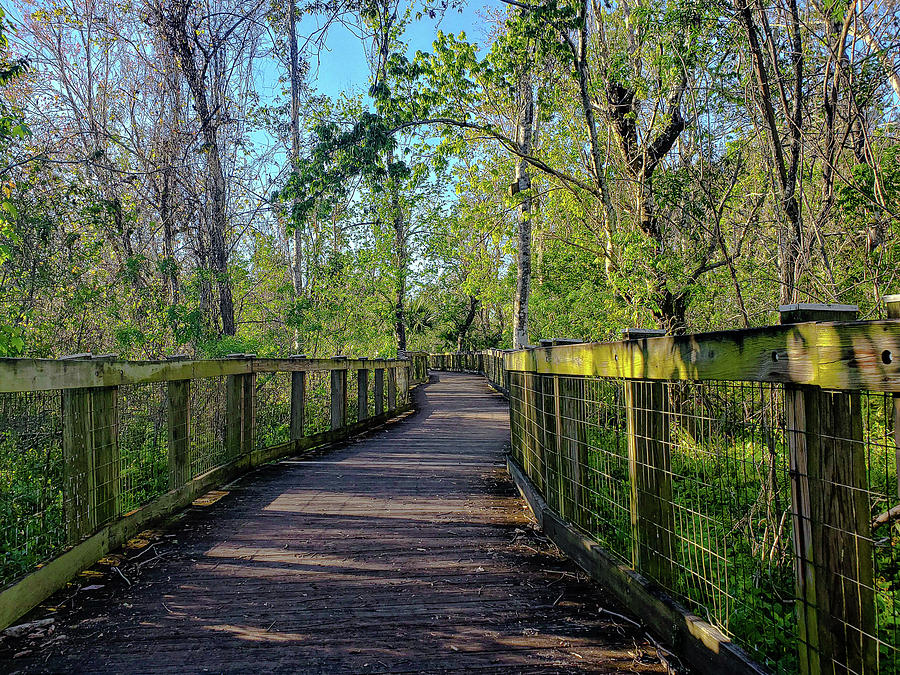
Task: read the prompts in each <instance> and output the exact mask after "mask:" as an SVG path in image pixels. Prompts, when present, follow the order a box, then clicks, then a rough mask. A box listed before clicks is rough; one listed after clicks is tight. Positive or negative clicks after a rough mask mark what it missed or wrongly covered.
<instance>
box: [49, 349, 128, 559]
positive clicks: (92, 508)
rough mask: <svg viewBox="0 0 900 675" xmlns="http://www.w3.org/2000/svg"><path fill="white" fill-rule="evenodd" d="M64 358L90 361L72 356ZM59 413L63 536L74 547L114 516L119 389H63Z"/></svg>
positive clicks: (86, 356) (117, 481) (117, 491)
mask: <svg viewBox="0 0 900 675" xmlns="http://www.w3.org/2000/svg"><path fill="white" fill-rule="evenodd" d="M110 356H111V355H110ZM69 358H77V359H91V358H92V357H91V355H90V354H77V355H75V356H73V357H69ZM93 358H94V359H97V358H110V357H109V356H106V357H93ZM61 409H62V418H63V419H62V426H63V456H64V458H65V467H66V468H65V471H66V479H65V485H66V492H67V499H68V508H67V513H66V520H67V536H68V540H69V542H70V543H76V542H78V541H80V540H81V539H83V538H84V537H85V536H86V535H88V534H90V533H91V532H93V531H94V530H95V529H96V528H97V527H99V526H100V525H102V524H104V523H105V522H107V521H109V520H112V519H113V518H115V517H116V516H118V515H119V494H120V492H121V485H120V482H121V477H120V476H121V471H120V459H119V389H118V387H92V388H90V389H72V390H64V391H63V394H62V398H61ZM70 516H71V517H70Z"/></svg>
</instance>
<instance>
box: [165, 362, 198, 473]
mask: <svg viewBox="0 0 900 675" xmlns="http://www.w3.org/2000/svg"><path fill="white" fill-rule="evenodd" d="M167 387H168V398H169V409H168V426H169V489H170V490H175V489H178V488H180V487H181V486H182V485H184V484H185V483H186V482H187V481H189V480H190V479H191V478H192V476H191V381H190V380H173V381H170V382H168V383H167Z"/></svg>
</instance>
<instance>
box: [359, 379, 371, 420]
mask: <svg viewBox="0 0 900 675" xmlns="http://www.w3.org/2000/svg"><path fill="white" fill-rule="evenodd" d="M368 416H369V370H368V369H367V368H360V369H359V370H357V371H356V419H357V421H362V420H364V419H366V418H367V417H368Z"/></svg>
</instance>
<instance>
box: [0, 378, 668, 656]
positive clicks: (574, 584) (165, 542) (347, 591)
mask: <svg viewBox="0 0 900 675" xmlns="http://www.w3.org/2000/svg"><path fill="white" fill-rule="evenodd" d="M439 377H440V381H439V382H437V383H433V384H431V385H429V386H428V387H426V388H424V390H422V389H420V391H419V392H418V393H417V396H418V404H419V410H418V412H416V413H415V414H412V415H410V416H408V417H407V418H406V419H404V420H403V421H401V422H399V423H397V424H395V425H394V426H392V427H391V428H389V429H388V430H387V431H383V432H378V433H374V434H371V435H370V436H368V437H366V438H363V439H360V440H358V441H357V442H355V443H352V444H350V445H348V446H346V447H344V448H341V449H338V450H336V451H333V452H331V453H330V454H325V455H322V456H319V457H317V458H316V459H313V460H311V461H296V460H295V461H285V462H281V463H279V464H276V465H272V466H269V467H266V468H264V469H263V470H261V471H258V472H256V473H254V474H251V475H249V476H247V477H245V478H243V479H242V480H240V481H238V482H237V483H236V484H234V485H231V486H229V487H228V488H226V489H227V490H228V493H229V494H228V495H227V496H225V497H224V498H223V499H221V500H220V501H219V502H217V503H216V504H215V505H213V506H210V507H206V508H193V509H191V510H189V511H188V513H187V514H186V515H185V516H184V518H183V519H182V520H181V521H180V522H178V523H176V524H175V525H173V526H172V527H171V528H170V529H169V530H168V533H167V534H166V535H165V536H163V537H162V538H161V539H160V541H159V543H157V544H155V546H154V547H153V548H152V550H148V549H144V550H143V551H142V552H141V553H139V554H135V553H131V554H129V555H130V557H132V558H134V557H135V556H137V555H140V556H141V558H138V559H137V560H136V561H133V562H132V563H131V564H130V567H129V566H127V565H126V566H124V567H123V568H122V569H123V570H124V571H125V573H126V575H129V576H133V579H129V581H131V582H132V585H131V586H128V585H126V584H125V582H124V581H119V582H117V583H116V584H115V585H113V584H112V582H107V583H108V584H109V586H110V588H112V589H113V592H110V591H109V589H98V590H97V591H96V592H97V593H98V594H100V596H101V598H100V599H98V600H96V601H93V602H87V603H82V605H81V606H80V607H79V609H77V610H74V611H69V612H68V613H67V614H66V613H64V614H63V615H62V616H61V617H60V619H59V620H58V621H57V624H58V625H57V626H56V630H55V632H54V633H53V634H52V636H51V637H50V644H49V646H44V647H43V648H39V649H34V651H32V653H30V654H24V655H21V656H20V657H19V658H16V659H14V660H10V661H7V662H5V663H0V671H19V670H21V671H25V672H45V671H50V672H59V671H78V672H179V673H185V672H190V673H193V672H313V673H318V672H351V673H369V672H393V673H399V672H453V671H456V672H473V671H475V672H509V673H521V672H529V673H539V672H540V673H544V672H569V673H571V672H665V669H664V668H663V667H662V666H661V665H660V664H659V663H658V661H656V660H655V658H654V656H655V651H654V649H653V648H652V646H650V645H648V644H647V643H646V638H645V637H644V633H643V632H642V631H639V630H636V629H635V628H634V627H632V626H631V625H630V624H629V623H627V622H625V621H622V620H620V619H618V618H616V617H615V616H613V615H611V614H609V613H608V612H604V611H600V609H601V608H602V609H609V610H612V611H617V612H618V611H620V610H617V609H616V608H615V606H614V605H613V604H612V601H611V600H607V599H606V598H604V596H603V594H602V592H600V591H596V590H595V589H592V588H590V587H588V586H587V585H586V584H585V583H584V582H583V581H581V580H580V577H576V575H575V574H574V572H575V569H574V568H573V567H572V566H571V564H570V563H568V562H566V561H565V560H563V559H562V558H561V557H560V556H559V555H558V554H557V553H556V552H555V551H554V550H553V549H552V548H551V547H550V546H549V545H548V544H547V543H545V542H544V541H543V540H542V539H541V538H540V537H539V536H537V535H535V534H534V533H533V532H532V530H531V528H530V527H529V524H528V523H529V521H528V520H527V518H526V514H525V512H524V509H523V502H522V501H521V500H520V499H518V498H517V496H516V494H515V492H514V490H513V487H512V484H511V482H510V481H509V479H508V477H507V476H506V474H505V471H504V469H503V448H504V446H505V444H506V442H507V440H508V422H507V409H506V404H505V402H504V401H503V399H502V398H500V397H499V396H497V395H495V394H492V393H491V392H490V391H489V390H488V388H487V386H486V385H485V384H484V379H483V378H480V377H475V376H466V375H449V374H444V373H442V374H440V376H439ZM142 561H149V563H148V564H145V565H143V566H140V567H138V565H139V563H141V562H142ZM115 577H116V575H112V577H111V578H112V579H115ZM101 583H102V582H101ZM98 585H101V584H98ZM104 592H106V593H107V595H105V596H103V595H102V594H103V593H104ZM81 593H82V595H85V594H87V595H89V594H90V591H87V592H85V591H82V592H81Z"/></svg>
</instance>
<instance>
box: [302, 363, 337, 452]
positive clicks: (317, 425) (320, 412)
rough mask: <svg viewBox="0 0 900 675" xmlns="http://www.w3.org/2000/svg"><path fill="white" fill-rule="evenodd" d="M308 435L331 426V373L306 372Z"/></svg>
mask: <svg viewBox="0 0 900 675" xmlns="http://www.w3.org/2000/svg"><path fill="white" fill-rule="evenodd" d="M305 405H306V424H305V433H306V435H307V436H312V435H313V434H317V433H320V432H322V431H327V430H328V429H329V428H330V427H331V408H330V405H331V374H330V373H329V372H328V371H312V372H309V373H307V374H306V402H305Z"/></svg>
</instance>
